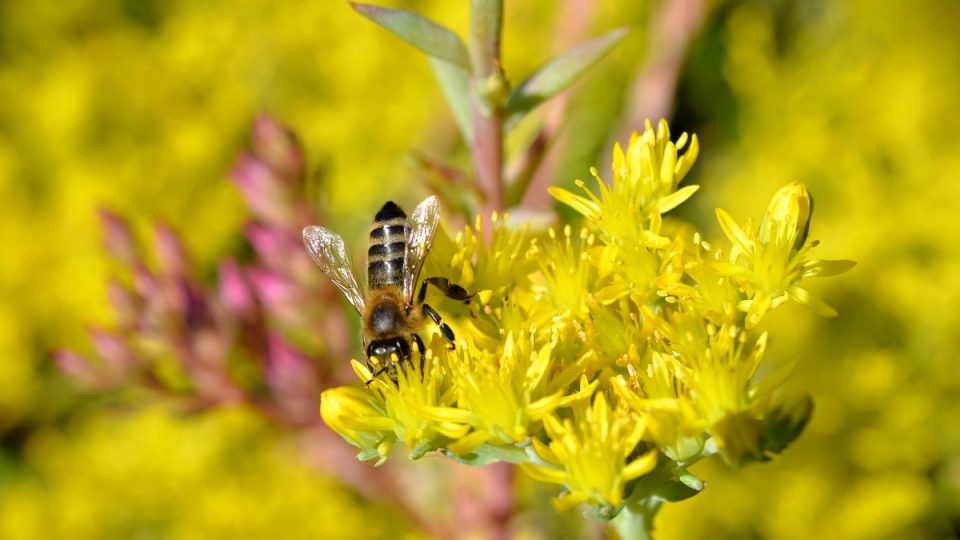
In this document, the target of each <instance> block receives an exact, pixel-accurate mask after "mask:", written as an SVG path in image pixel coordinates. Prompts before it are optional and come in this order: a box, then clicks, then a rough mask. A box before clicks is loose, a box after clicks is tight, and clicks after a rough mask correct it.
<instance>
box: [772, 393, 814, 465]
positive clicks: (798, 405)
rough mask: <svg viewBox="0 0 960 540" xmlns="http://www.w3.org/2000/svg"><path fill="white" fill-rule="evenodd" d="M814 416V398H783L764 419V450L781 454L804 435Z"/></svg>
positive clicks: (805, 396) (803, 395)
mask: <svg viewBox="0 0 960 540" xmlns="http://www.w3.org/2000/svg"><path fill="white" fill-rule="evenodd" d="M812 414H813V398H811V397H810V395H809V394H802V395H795V396H789V397H785V398H781V401H780V403H779V404H778V405H777V406H776V407H775V408H774V409H773V410H772V411H770V412H769V413H768V414H767V415H766V417H765V418H764V419H763V448H764V450H767V451H768V452H774V453H780V452H782V451H783V450H784V449H785V448H786V447H787V446H788V445H789V444H790V443H792V442H793V441H794V440H796V438H797V437H799V436H800V434H801V433H803V428H805V427H806V426H807V422H809V421H810V416H811V415H812Z"/></svg>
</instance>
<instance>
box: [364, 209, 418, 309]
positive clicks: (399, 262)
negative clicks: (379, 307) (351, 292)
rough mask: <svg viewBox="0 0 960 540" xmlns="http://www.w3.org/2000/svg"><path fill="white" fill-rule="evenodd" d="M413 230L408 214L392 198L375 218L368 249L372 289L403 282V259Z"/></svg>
mask: <svg viewBox="0 0 960 540" xmlns="http://www.w3.org/2000/svg"><path fill="white" fill-rule="evenodd" d="M409 233H410V230H409V225H408V224H407V215H406V214H404V213H403V210H402V209H400V207H399V206H397V205H396V204H394V203H393V202H391V201H388V202H387V203H386V204H384V205H383V208H381V209H380V211H379V212H377V215H376V217H374V218H373V227H371V228H370V247H369V248H368V249H367V285H368V288H369V289H370V290H371V291H372V290H376V289H382V288H383V287H386V286H390V285H396V286H402V285H403V258H404V254H405V253H406V250H407V235H408V234H409Z"/></svg>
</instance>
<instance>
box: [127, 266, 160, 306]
mask: <svg viewBox="0 0 960 540" xmlns="http://www.w3.org/2000/svg"><path fill="white" fill-rule="evenodd" d="M133 290H134V291H136V293H137V294H138V295H139V296H140V297H141V298H151V297H153V296H154V295H156V294H157V280H156V278H155V277H154V276H153V274H151V273H150V271H149V270H147V268H146V267H145V266H143V264H140V263H137V264H135V265H134V266H133Z"/></svg>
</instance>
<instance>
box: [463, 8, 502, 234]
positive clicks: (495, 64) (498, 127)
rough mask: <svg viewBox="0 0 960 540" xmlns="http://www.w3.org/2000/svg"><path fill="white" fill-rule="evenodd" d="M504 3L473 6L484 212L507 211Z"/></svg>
mask: <svg viewBox="0 0 960 540" xmlns="http://www.w3.org/2000/svg"><path fill="white" fill-rule="evenodd" d="M502 23H503V1H502V0H472V1H471V2H470V59H471V63H472V65H473V75H472V77H471V82H472V84H471V88H470V121H471V126H472V130H473V133H472V137H471V141H470V147H471V154H472V158H473V170H474V174H475V176H476V183H477V186H478V187H479V188H480V189H481V190H482V191H483V201H482V203H481V209H482V212H483V213H484V214H486V215H489V214H490V213H491V212H494V211H503V209H504V189H503V161H504V158H503V95H504V92H505V86H506V82H505V80H504V77H503V72H502V70H501V66H500V31H501V25H502Z"/></svg>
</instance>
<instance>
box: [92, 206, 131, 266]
mask: <svg viewBox="0 0 960 540" xmlns="http://www.w3.org/2000/svg"><path fill="white" fill-rule="evenodd" d="M99 214H100V226H101V227H102V228H103V241H104V244H105V245H106V248H107V252H109V253H110V255H111V256H113V258H115V259H117V260H118V261H120V262H121V263H123V264H127V265H129V264H133V263H134V262H135V261H136V260H137V246H136V242H134V240H133V234H132V233H131V232H130V225H128V224H127V222H126V221H125V220H124V219H123V218H121V217H120V216H118V215H117V214H114V213H113V212H111V211H110V210H107V209H105V208H101V209H100V210H99Z"/></svg>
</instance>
